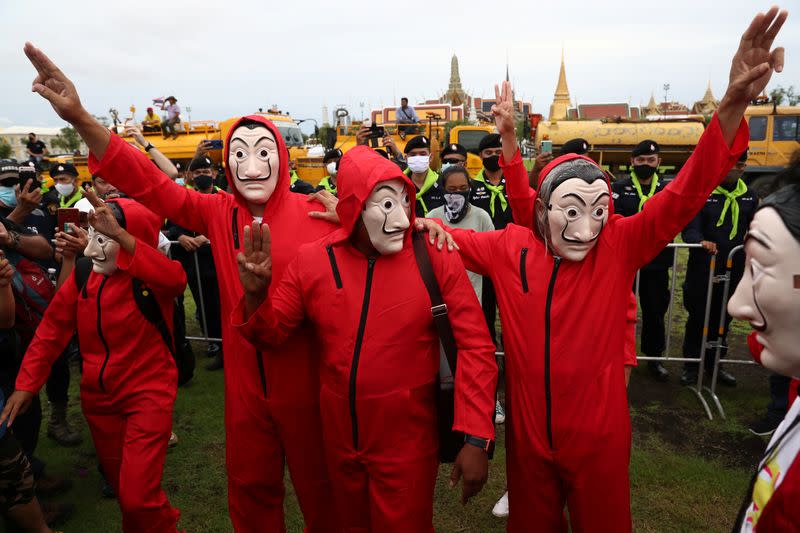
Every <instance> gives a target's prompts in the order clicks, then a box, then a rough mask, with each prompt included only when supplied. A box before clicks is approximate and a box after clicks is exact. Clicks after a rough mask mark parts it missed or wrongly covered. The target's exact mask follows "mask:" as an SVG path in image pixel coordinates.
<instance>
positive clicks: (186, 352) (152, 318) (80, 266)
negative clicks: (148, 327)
mask: <svg viewBox="0 0 800 533" xmlns="http://www.w3.org/2000/svg"><path fill="white" fill-rule="evenodd" d="M91 271H92V260H91V259H89V258H88V257H81V258H79V259H78V260H77V261H76V262H75V271H74V275H75V284H76V285H77V287H78V291H80V292H81V293H82V294H83V297H84V298H85V297H86V282H87V281H88V280H89V274H90V273H91ZM132 281H133V283H132V287H133V299H134V300H135V301H136V307H138V308H139V311H141V313H142V315H144V317H145V319H147V321H148V322H150V323H151V324H153V325H154V326H155V327H156V329H157V330H158V332H159V333H160V334H161V338H162V339H163V340H164V343H165V344H166V345H167V349H168V350H169V353H170V354H171V355H172V359H173V360H174V361H175V366H177V367H178V385H179V386H181V385H185V384H186V383H187V382H188V381H189V380H191V379H192V377H194V368H195V358H194V352H193V351H192V347H191V345H190V344H189V343H188V342H185V343H182V345H181V346H178V347H177V348H178V349H177V350H176V347H175V339H174V338H173V336H172V334H171V333H170V331H169V328H168V327H167V322H166V320H164V315H162V314H161V308H160V307H159V305H158V301H157V300H156V297H155V295H154V294H153V291H151V290H150V289H149V288H148V287H147V286H146V285H145V284H143V283H142V282H141V281H140V280H138V279H136V278H132Z"/></svg>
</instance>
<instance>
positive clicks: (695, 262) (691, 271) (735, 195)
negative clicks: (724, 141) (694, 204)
mask: <svg viewBox="0 0 800 533" xmlns="http://www.w3.org/2000/svg"><path fill="white" fill-rule="evenodd" d="M746 167H747V152H745V153H744V154H742V157H741V158H740V159H739V161H738V162H737V163H736V166H734V167H733V169H732V170H731V171H730V172H729V173H728V176H727V177H726V178H725V180H724V181H723V182H722V183H721V184H720V186H719V187H717V188H716V189H715V190H714V192H713V193H712V194H711V196H709V197H708V200H706V205H705V206H703V209H702V211H700V213H698V215H697V216H696V217H695V218H694V220H692V222H691V223H690V224H689V225H688V226H686V229H684V230H683V233H682V236H683V241H684V242H686V243H699V244H702V245H703V248H694V249H692V250H690V251H689V263H688V264H687V267H686V281H685V282H684V285H683V304H684V306H685V307H686V311H687V312H688V313H689V317H688V318H687V320H686V334H685V335H684V338H683V356H684V357H693V358H699V357H700V349H701V348H700V344H701V343H702V341H703V325H704V318H705V311H706V294H707V291H708V269H709V259H710V257H709V254H714V255H716V256H717V260H716V268H715V270H714V274H715V275H721V274H723V273H724V272H725V268H726V263H727V259H728V254H729V253H730V251H731V250H732V249H733V248H735V247H737V246H739V245H741V244H743V243H744V235H745V233H746V232H747V228H748V226H749V225H750V221H751V220H752V218H753V214H754V213H755V210H756V207H757V206H758V197H757V195H756V193H755V192H754V191H753V190H752V189H751V188H750V187H748V186H747V185H746V184H745V182H744V181H743V180H742V174H743V173H744V170H745V168H746ZM743 273H744V252H739V253H737V254H735V255H734V256H733V263H732V270H731V282H730V291H729V293H728V297H729V298H730V296H731V295H732V294H733V293H734V291H735V290H736V286H737V285H738V284H739V281H740V280H741V279H742V274H743ZM722 291H723V284H722V283H717V284H714V289H713V292H712V296H711V308H710V314H709V316H708V337H707V339H706V340H707V342H716V341H720V342H722V344H723V346H724V345H725V338H726V336H727V334H728V326H729V325H730V322H731V316H730V315H728V314H727V310H726V313H725V327H724V328H723V333H722V338H718V332H719V326H720V324H719V315H720V310H721V309H722V307H721V306H722V305H723V303H722ZM725 304H726V305H727V302H725ZM726 351H727V350H726V349H725V348H723V349H722V351H721V352H720V357H725V353H726ZM715 352H716V350H714V349H709V350H706V356H705V369H706V371H707V372H708V376H710V375H711V372H712V370H713V368H714V355H715ZM697 372H698V364H697V363H686V364H685V365H684V370H683V375H682V376H681V385H693V384H695V383H697ZM717 379H718V380H719V382H720V383H722V384H723V385H727V386H730V387H733V386H736V378H735V377H734V376H733V375H731V374H730V373H729V372H727V371H726V370H723V369H722V367H720V369H719V373H718V374H717Z"/></svg>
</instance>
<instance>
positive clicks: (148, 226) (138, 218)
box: [106, 198, 162, 248]
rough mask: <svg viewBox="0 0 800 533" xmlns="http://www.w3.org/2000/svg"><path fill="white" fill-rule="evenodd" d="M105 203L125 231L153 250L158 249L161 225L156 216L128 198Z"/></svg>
mask: <svg viewBox="0 0 800 533" xmlns="http://www.w3.org/2000/svg"><path fill="white" fill-rule="evenodd" d="M106 203H107V204H108V207H109V208H110V209H111V211H112V212H113V213H114V216H115V217H116V219H117V222H118V223H119V225H120V226H122V227H123V228H124V229H125V231H127V232H128V233H130V234H131V235H133V236H134V237H136V238H137V239H139V240H140V241H142V242H143V243H145V244H147V245H149V246H152V247H153V248H156V247H158V232H159V230H160V229H161V223H162V219H161V218H160V217H159V216H158V215H156V214H155V213H153V212H152V211H150V210H149V209H147V208H146V207H145V206H143V205H142V204H140V203H139V202H136V201H134V200H131V199H129V198H114V199H113V200H108V201H107V202H106Z"/></svg>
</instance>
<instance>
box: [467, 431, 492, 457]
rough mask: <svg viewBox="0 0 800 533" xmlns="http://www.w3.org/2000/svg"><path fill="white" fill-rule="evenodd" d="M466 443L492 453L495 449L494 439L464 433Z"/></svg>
mask: <svg viewBox="0 0 800 533" xmlns="http://www.w3.org/2000/svg"><path fill="white" fill-rule="evenodd" d="M464 444H471V445H472V446H475V447H476V448H480V449H481V450H483V451H485V452H486V453H491V452H492V450H494V441H493V440H489V439H482V438H480V437H476V436H474V435H464Z"/></svg>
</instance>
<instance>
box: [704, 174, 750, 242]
mask: <svg viewBox="0 0 800 533" xmlns="http://www.w3.org/2000/svg"><path fill="white" fill-rule="evenodd" d="M746 192H747V185H746V184H745V182H743V181H742V180H741V179H739V181H738V182H736V188H735V189H734V190H732V191H729V190H727V189H723V188H722V187H717V188H716V189H714V192H712V193H711V194H721V195H723V196H724V197H725V204H724V205H723V206H722V213H720V215H719V220H717V227H720V226H721V225H722V224H723V223H724V222H725V213H727V212H728V208H729V207H730V209H731V232H730V234H729V235H728V238H729V239H733V238H734V237H736V234H737V233H739V202H737V201H736V199H737V198H739V197H740V196H742V195H743V194H744V193H746Z"/></svg>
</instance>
